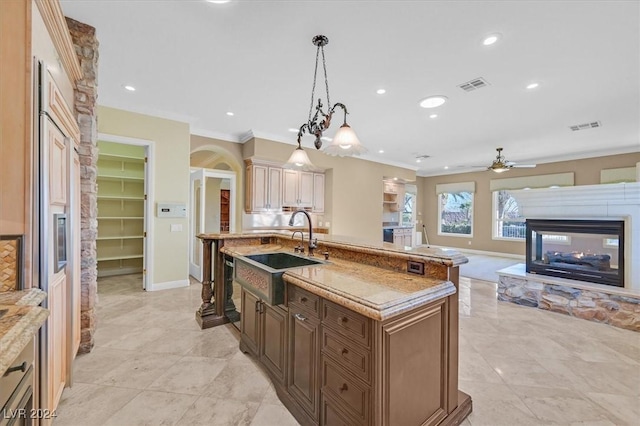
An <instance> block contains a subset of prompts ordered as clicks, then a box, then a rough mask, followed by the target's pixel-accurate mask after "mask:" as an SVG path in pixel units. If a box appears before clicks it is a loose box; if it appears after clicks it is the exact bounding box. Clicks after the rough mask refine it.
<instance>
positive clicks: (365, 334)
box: [322, 300, 371, 348]
mask: <svg viewBox="0 0 640 426" xmlns="http://www.w3.org/2000/svg"><path fill="white" fill-rule="evenodd" d="M322 324H323V325H324V326H327V327H330V328H332V329H333V330H335V331H337V332H338V333H340V334H341V335H343V336H345V337H346V338H347V339H349V340H350V341H354V342H356V343H359V344H361V345H364V346H366V347H367V348H368V347H369V343H370V340H371V320H369V318H367V317H364V316H362V315H360V314H357V313H355V312H353V311H349V310H348V309H345V308H343V307H341V306H338V305H336V304H335V303H332V302H329V301H326V300H325V301H324V302H323V311H322Z"/></svg>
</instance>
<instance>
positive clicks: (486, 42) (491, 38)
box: [482, 33, 502, 46]
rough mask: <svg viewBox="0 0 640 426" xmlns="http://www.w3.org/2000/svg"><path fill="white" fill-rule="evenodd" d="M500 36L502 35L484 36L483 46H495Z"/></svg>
mask: <svg viewBox="0 0 640 426" xmlns="http://www.w3.org/2000/svg"><path fill="white" fill-rule="evenodd" d="M501 36H502V35H501V34H500V33H495V34H490V35H488V36H486V37H485V38H484V40H482V44H484V45H485V46H491V45H492V44H495V42H497V41H498V40H500V37H501Z"/></svg>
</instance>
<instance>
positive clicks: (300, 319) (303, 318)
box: [294, 314, 307, 321]
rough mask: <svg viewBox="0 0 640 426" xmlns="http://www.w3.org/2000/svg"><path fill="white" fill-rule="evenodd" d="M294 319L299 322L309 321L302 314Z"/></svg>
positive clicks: (296, 315)
mask: <svg viewBox="0 0 640 426" xmlns="http://www.w3.org/2000/svg"><path fill="white" fill-rule="evenodd" d="M294 317H295V318H296V319H297V320H299V321H306V320H307V319H306V318H305V317H304V316H303V315H301V314H295V315H294Z"/></svg>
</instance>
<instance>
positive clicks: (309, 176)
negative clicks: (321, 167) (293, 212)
mask: <svg viewBox="0 0 640 426" xmlns="http://www.w3.org/2000/svg"><path fill="white" fill-rule="evenodd" d="M283 171H284V181H283V182H284V183H283V190H282V204H283V205H284V206H287V207H298V208H311V207H313V173H312V172H299V171H297V170H287V169H285V170H283Z"/></svg>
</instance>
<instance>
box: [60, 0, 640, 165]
mask: <svg viewBox="0 0 640 426" xmlns="http://www.w3.org/2000/svg"><path fill="white" fill-rule="evenodd" d="M61 4H62V8H63V11H64V13H65V15H67V16H69V17H71V18H74V19H76V20H78V21H81V22H84V23H87V24H89V25H92V26H94V27H96V32H97V37H98V39H99V41H100V61H99V67H100V69H99V98H98V102H99V104H101V105H106V106H111V107H116V108H122V109H126V110H131V111H137V112H142V113H147V114H151V115H157V116H161V117H167V118H172V119H177V120H181V121H186V122H189V123H190V124H191V129H192V133H195V134H200V135H204V136H212V137H217V138H221V139H225V140H230V141H243V140H245V138H246V137H247V136H248V135H250V134H253V135H255V136H257V137H264V138H267V139H272V140H277V141H281V142H287V143H291V144H294V143H295V138H296V135H295V134H294V133H291V132H289V131H288V129H289V128H297V127H299V126H300V125H301V124H303V123H304V122H305V120H306V119H307V115H308V110H309V101H310V95H311V83H312V80H313V67H314V61H315V46H313V45H312V43H311V39H312V37H313V36H315V35H316V34H324V35H326V36H328V37H329V44H328V45H327V46H326V47H325V53H326V58H327V71H328V75H329V89H330V95H331V101H332V102H333V103H335V102H342V103H344V104H346V105H347V107H348V108H349V112H350V114H349V118H348V121H349V124H351V126H352V128H353V129H354V130H355V131H356V133H357V134H358V137H359V138H360V140H361V142H362V143H363V144H364V145H365V146H366V147H367V148H368V149H369V153H368V154H367V155H365V156H364V158H367V159H370V160H373V161H378V162H383V163H389V164H396V165H402V166H405V167H409V168H414V169H417V173H418V175H422V176H429V175H439V174H447V173H452V172H453V173H460V172H462V171H468V170H471V169H469V168H466V167H460V166H469V165H487V166H488V165H489V164H491V161H492V160H493V159H494V158H495V148H496V147H504V155H505V157H506V158H507V159H508V160H510V161H515V162H518V163H536V162H537V163H543V162H551V161H558V160H565V159H576V158H586V157H594V156H601V155H611V154H618V153H626V152H637V151H640V136H639V135H640V127H639V122H640V94H639V93H640V87H639V84H640V71H639V66H640V6H639V5H640V2H637V1H624V2H623V1H620V2H611V1H415V0H414V1H402V0H396V1H301V0H300V1H285V0H282V1H248V0H245V1H239V0H236V1H233V2H231V3H228V4H225V5H216V4H212V3H208V2H206V1H204V0H190V1H178V0H173V1H168V0H164V1H160V0H156V1H153V0H137V1H133V0H129V1H101V0H77V1H76V0H62V1H61ZM494 32H499V33H501V34H502V39H501V40H500V41H499V42H498V43H496V44H494V45H492V46H488V47H487V46H483V45H482V40H483V38H484V36H486V35H488V34H490V33H494ZM477 77H483V78H484V79H486V80H487V81H488V82H489V83H490V85H489V86H488V87H485V88H482V89H479V90H476V91H473V92H468V93H467V92H464V91H463V90H461V89H460V88H458V87H457V85H459V84H461V83H464V82H467V81H469V80H472V79H475V78H477ZM534 81H535V82H538V83H539V84H540V86H539V87H538V88H537V89H535V90H527V89H526V88H525V86H526V85H527V84H529V83H530V82H534ZM124 85H133V86H135V87H136V88H137V90H136V91H135V92H128V91H126V90H124V88H123V86H124ZM322 88H323V84H322V83H321V82H319V84H318V87H317V90H316V94H318V92H319V93H320V94H322V96H323V98H324V90H322ZM378 88H385V89H386V90H387V93H386V94H384V95H378V94H376V90H377V89H378ZM429 95H445V96H447V97H448V98H449V101H448V102H447V103H446V104H445V105H444V106H442V107H439V108H436V109H431V110H428V109H423V108H420V107H419V106H418V102H419V101H420V100H421V99H423V98H425V97H427V96H429ZM324 103H325V104H326V101H325V102H324ZM227 111H232V112H233V113H234V114H235V115H234V116H233V117H230V116H227V115H226V112H227ZM432 113H437V114H439V117H438V118H436V119H430V118H429V115H430V114H432ZM336 118H337V119H334V124H333V125H332V127H331V128H330V129H329V130H328V131H327V132H326V133H325V135H326V136H329V137H331V136H333V134H334V133H335V131H336V129H337V127H338V124H339V123H340V122H341V120H342V114H341V113H340V114H339V115H338V117H336ZM596 120H598V121H600V122H601V125H602V127H600V128H596V129H590V130H582V131H577V132H573V131H571V130H570V129H569V126H570V125H575V124H581V123H586V122H592V121H596ZM312 146H313V138H312V137H311V136H306V137H305V139H304V140H303V147H304V148H306V149H314V148H313V147H312ZM380 149H383V150H384V151H385V152H384V154H379V153H378V150H380ZM425 154H426V155H430V156H431V157H430V158H428V159H425V160H422V162H420V163H417V162H416V158H415V157H416V156H417V155H425ZM445 166H449V169H448V170H445V169H444V167H445ZM473 170H474V171H477V170H478V169H473Z"/></svg>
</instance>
